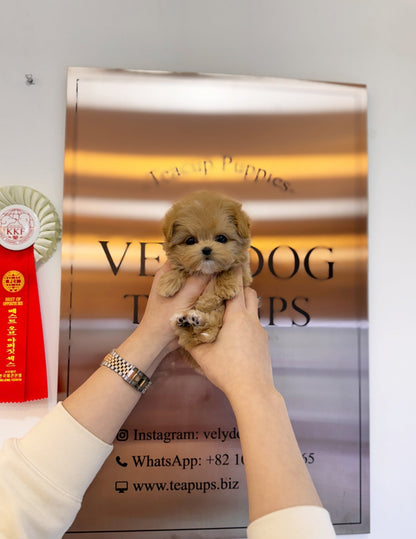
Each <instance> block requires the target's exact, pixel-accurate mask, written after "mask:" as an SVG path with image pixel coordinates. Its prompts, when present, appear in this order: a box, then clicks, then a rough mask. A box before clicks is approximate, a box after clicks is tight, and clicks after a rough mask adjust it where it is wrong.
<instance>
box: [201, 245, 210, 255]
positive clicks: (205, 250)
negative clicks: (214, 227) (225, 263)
mask: <svg viewBox="0 0 416 539" xmlns="http://www.w3.org/2000/svg"><path fill="white" fill-rule="evenodd" d="M211 253H212V249H211V247H204V248H203V249H202V254H203V255H205V256H208V255H210V254H211Z"/></svg>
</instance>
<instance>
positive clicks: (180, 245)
mask: <svg viewBox="0 0 416 539" xmlns="http://www.w3.org/2000/svg"><path fill="white" fill-rule="evenodd" d="M163 233H164V236H165V243H164V249H165V251H166V254H167V257H168V259H169V260H170V261H171V262H172V264H173V265H174V267H176V268H179V269H183V270H185V271H186V272H187V273H190V274H192V273H197V272H201V273H206V274H213V273H217V272H219V271H224V270H227V269H229V268H231V267H235V266H238V265H240V264H242V263H244V262H245V261H246V260H247V249H248V247H249V245H250V223H249V219H248V217H247V215H246V214H245V213H244V212H243V211H242V210H241V204H240V203H239V202H237V201H235V200H233V199H230V198H226V197H223V196H221V195H218V194H216V193H211V192H201V193H195V194H193V195H191V196H190V197H187V198H186V199H183V200H180V201H179V202H177V203H176V204H174V206H172V208H171V209H170V210H169V211H168V213H167V214H166V217H165V221H164V226H163Z"/></svg>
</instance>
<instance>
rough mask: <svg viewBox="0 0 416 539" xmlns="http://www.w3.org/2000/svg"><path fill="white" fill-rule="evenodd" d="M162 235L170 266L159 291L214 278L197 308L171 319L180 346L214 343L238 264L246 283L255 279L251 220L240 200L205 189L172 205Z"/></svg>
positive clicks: (171, 292) (167, 292)
mask: <svg viewBox="0 0 416 539" xmlns="http://www.w3.org/2000/svg"><path fill="white" fill-rule="evenodd" d="M163 234H164V238H165V241H164V244H163V246H164V249H165V251H166V255H167V258H168V260H170V262H171V264H172V269H171V270H170V271H168V272H167V273H165V274H164V275H163V276H162V278H161V279H160V281H159V293H160V294H161V295H163V296H166V297H168V296H173V295H175V294H176V293H177V292H178V291H179V290H180V288H181V287H182V285H183V284H184V282H185V280H186V278H187V277H188V276H189V275H194V274H200V273H204V274H208V275H212V276H213V279H212V282H211V283H210V284H209V286H208V287H207V288H206V290H205V291H204V292H203V293H202V295H201V296H200V297H199V298H198V300H197V301H196V303H195V305H194V306H193V308H192V309H190V310H189V311H186V312H181V313H177V314H176V315H175V317H174V319H173V320H172V323H173V325H174V327H175V332H176V334H177V336H178V338H179V344H180V345H181V346H182V347H184V348H187V347H189V346H195V345H197V344H200V343H206V342H212V341H214V340H215V338H216V336H217V334H218V331H219V329H220V328H221V325H222V317H223V313H224V301H225V300H227V299H231V298H233V297H234V296H235V295H236V293H237V289H238V283H237V279H236V270H237V268H239V267H242V270H243V284H244V286H248V285H249V284H250V283H251V274H250V267H249V254H248V249H249V247H250V221H249V218H248V216H247V215H246V214H245V213H244V212H243V210H242V209H241V204H240V203H239V202H237V201H236V200H233V199H231V198H228V197H225V196H222V195H220V194H218V193H213V192H206V191H202V192H197V193H194V194H192V195H190V196H188V197H186V198H184V199H182V200H180V201H179V202H176V203H175V204H174V205H173V206H172V207H171V209H170V210H169V211H168V212H167V214H166V216H165V220H164V223H163ZM194 366H195V365H194Z"/></svg>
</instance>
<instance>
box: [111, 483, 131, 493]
mask: <svg viewBox="0 0 416 539" xmlns="http://www.w3.org/2000/svg"><path fill="white" fill-rule="evenodd" d="M114 488H115V490H116V492H118V493H119V494H123V493H124V492H126V490H128V489H129V483H128V481H116V482H115V483H114Z"/></svg>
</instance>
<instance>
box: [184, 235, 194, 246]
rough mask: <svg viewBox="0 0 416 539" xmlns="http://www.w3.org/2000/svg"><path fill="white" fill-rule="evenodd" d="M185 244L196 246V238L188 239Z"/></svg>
mask: <svg viewBox="0 0 416 539" xmlns="http://www.w3.org/2000/svg"><path fill="white" fill-rule="evenodd" d="M185 243H186V245H195V243H196V238H194V237H193V236H190V237H189V238H187V239H186V240H185Z"/></svg>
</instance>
